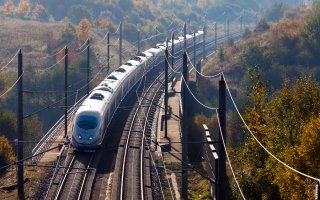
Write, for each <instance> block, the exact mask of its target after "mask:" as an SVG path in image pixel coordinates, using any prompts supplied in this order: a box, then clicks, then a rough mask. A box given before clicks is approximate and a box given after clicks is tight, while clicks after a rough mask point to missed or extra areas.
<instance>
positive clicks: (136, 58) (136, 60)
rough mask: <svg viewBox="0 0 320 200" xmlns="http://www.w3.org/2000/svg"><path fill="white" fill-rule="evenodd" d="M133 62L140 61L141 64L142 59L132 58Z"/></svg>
mask: <svg viewBox="0 0 320 200" xmlns="http://www.w3.org/2000/svg"><path fill="white" fill-rule="evenodd" d="M132 60H136V61H139V62H141V60H142V59H141V58H139V57H134V58H132Z"/></svg>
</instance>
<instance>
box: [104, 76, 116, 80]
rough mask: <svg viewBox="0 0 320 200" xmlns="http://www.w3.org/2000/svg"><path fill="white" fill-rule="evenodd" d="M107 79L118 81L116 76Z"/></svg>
mask: <svg viewBox="0 0 320 200" xmlns="http://www.w3.org/2000/svg"><path fill="white" fill-rule="evenodd" d="M107 79H111V80H118V79H117V77H115V76H114V75H111V76H109V77H108V78H107Z"/></svg>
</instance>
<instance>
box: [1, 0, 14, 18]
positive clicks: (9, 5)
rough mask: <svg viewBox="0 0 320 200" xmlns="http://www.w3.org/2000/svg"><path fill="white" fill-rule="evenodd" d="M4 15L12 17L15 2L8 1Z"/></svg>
mask: <svg viewBox="0 0 320 200" xmlns="http://www.w3.org/2000/svg"><path fill="white" fill-rule="evenodd" d="M3 10H4V13H5V14H6V15H12V14H13V12H14V4H13V0H8V1H7V2H6V3H5V4H4V9H3Z"/></svg>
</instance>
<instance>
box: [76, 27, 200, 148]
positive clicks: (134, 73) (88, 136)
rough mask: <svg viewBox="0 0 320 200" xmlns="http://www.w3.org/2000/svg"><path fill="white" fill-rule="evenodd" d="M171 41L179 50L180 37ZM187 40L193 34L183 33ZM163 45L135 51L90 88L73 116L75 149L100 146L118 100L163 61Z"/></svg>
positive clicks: (181, 40) (176, 49) (181, 46)
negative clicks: (130, 57) (132, 55)
mask: <svg viewBox="0 0 320 200" xmlns="http://www.w3.org/2000/svg"><path fill="white" fill-rule="evenodd" d="M202 34H203V32H202V31H198V32H197V35H196V37H197V38H196V39H197V41H198V42H199V41H200V40H198V38H200V37H202ZM201 41H202V40H201ZM174 44H175V52H179V51H180V50H182V48H183V45H184V40H183V39H182V38H181V37H179V39H174ZM187 44H188V45H190V44H193V35H187ZM165 49H166V43H160V44H157V45H156V47H153V48H150V49H148V50H146V51H145V52H142V53H140V54H138V55H137V56H135V57H133V58H132V59H131V60H129V61H128V62H126V63H125V64H123V65H121V66H120V67H119V68H118V69H116V70H115V71H114V72H112V73H111V74H110V75H109V76H107V77H106V78H105V79H104V80H103V81H102V82H101V83H100V84H99V85H98V86H97V87H95V88H94V89H93V90H92V91H91V92H90V94H89V96H88V97H87V98H86V99H85V100H84V101H83V103H82V104H81V106H80V107H79V109H78V110H77V112H76V114H75V117H74V122H73V126H72V138H71V144H72V145H73V146H74V147H75V148H76V149H77V150H83V151H91V150H92V149H96V148H98V147H99V146H101V144H102V141H103V138H104V136H105V130H106V128H107V127H108V125H109V124H110V122H111V119H112V117H113V115H114V113H115V112H116V110H117V108H118V107H119V105H120V103H121V101H122V100H123V99H124V98H125V97H126V95H127V94H128V92H129V91H130V90H131V89H132V87H133V86H134V85H136V83H137V82H138V81H139V80H140V79H141V78H142V77H143V74H144V73H147V72H148V71H150V70H151V69H152V67H157V64H159V63H160V62H161V61H163V55H164V50H165ZM168 49H169V50H170V49H171V42H169V43H168Z"/></svg>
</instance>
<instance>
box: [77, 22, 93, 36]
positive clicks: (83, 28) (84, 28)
mask: <svg viewBox="0 0 320 200" xmlns="http://www.w3.org/2000/svg"><path fill="white" fill-rule="evenodd" d="M90 31H91V24H90V22H89V20H88V19H87V18H83V19H82V20H81V21H80V23H79V25H78V28H77V36H78V39H79V40H80V41H85V40H86V39H88V38H89V37H90V34H91V33H90Z"/></svg>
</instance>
